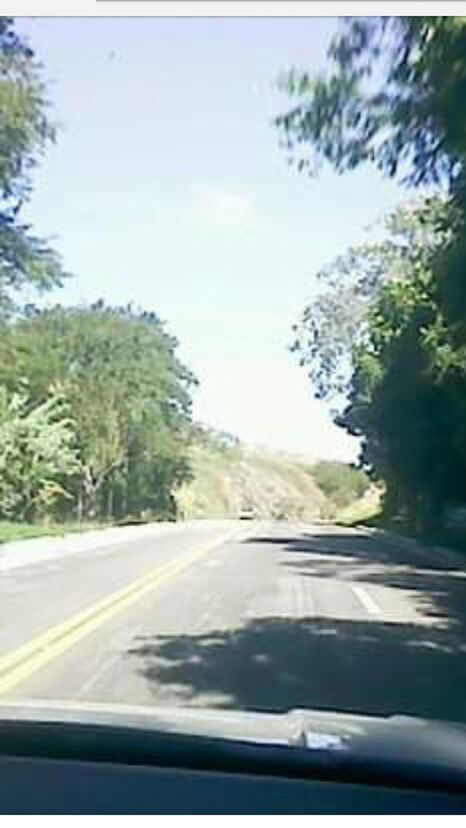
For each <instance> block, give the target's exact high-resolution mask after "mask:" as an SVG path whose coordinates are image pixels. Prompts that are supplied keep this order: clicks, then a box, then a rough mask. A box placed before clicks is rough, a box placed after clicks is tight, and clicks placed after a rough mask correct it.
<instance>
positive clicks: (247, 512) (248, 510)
mask: <svg viewBox="0 0 466 828" xmlns="http://www.w3.org/2000/svg"><path fill="white" fill-rule="evenodd" d="M255 516H256V513H255V511H254V509H253V507H252V506H243V508H242V509H241V512H240V515H239V519H240V520H254V518H255Z"/></svg>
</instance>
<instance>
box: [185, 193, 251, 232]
mask: <svg viewBox="0 0 466 828" xmlns="http://www.w3.org/2000/svg"><path fill="white" fill-rule="evenodd" d="M191 215H193V216H194V218H195V219H196V220H197V221H198V222H201V223H202V224H206V225H208V226H209V227H218V228H225V229H230V228H232V229H239V230H253V229H255V228H256V227H257V225H258V216H257V211H256V208H255V206H254V204H253V202H252V200H251V199H250V198H249V197H248V196H246V195H243V194H240V193H233V192H227V191H224V190H211V191H206V192H204V193H202V194H201V195H199V196H198V197H197V198H196V199H195V201H194V204H193V206H192V209H191Z"/></svg>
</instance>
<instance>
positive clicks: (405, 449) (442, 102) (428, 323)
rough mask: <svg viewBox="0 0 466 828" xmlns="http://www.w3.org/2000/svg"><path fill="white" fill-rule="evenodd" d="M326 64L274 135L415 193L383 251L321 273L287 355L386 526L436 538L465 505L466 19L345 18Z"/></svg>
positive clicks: (344, 258) (360, 254)
mask: <svg viewBox="0 0 466 828" xmlns="http://www.w3.org/2000/svg"><path fill="white" fill-rule="evenodd" d="M329 62H330V67H331V68H330V69H329V72H328V73H327V74H326V75H321V76H319V77H311V76H310V75H309V74H308V73H307V72H306V71H303V70H299V69H298V70H297V69H295V70H293V71H291V72H290V73H289V74H288V75H287V76H286V78H284V79H283V86H284V88H285V90H286V92H287V93H288V95H289V96H290V97H291V100H292V106H291V108H290V109H289V110H288V111H286V112H285V113H284V114H283V115H281V116H280V117H278V118H277V126H278V128H279V130H280V131H281V135H282V137H283V140H284V143H285V144H286V146H287V149H288V151H289V152H290V154H291V156H292V158H293V160H294V161H295V163H296V165H297V167H298V169H299V170H300V171H307V172H310V173H311V174H315V173H316V172H317V170H318V168H319V162H320V163H321V162H322V161H323V162H324V163H327V164H330V165H331V166H332V167H333V168H334V169H335V170H336V171H338V172H339V173H348V172H349V171H351V170H353V169H355V168H356V167H358V166H360V165H362V164H374V165H376V166H377V167H378V169H379V170H380V171H381V172H382V173H383V174H385V175H387V176H389V177H397V178H399V179H402V181H403V182H404V183H405V185H406V187H407V188H410V189H412V190H413V189H416V190H418V195H417V198H416V200H415V202H412V201H411V202H409V203H408V204H407V205H405V206H403V207H400V209H399V210H398V211H396V212H395V214H394V215H392V216H390V217H388V219H387V226H386V230H387V233H386V239H385V241H384V242H382V243H380V244H377V245H373V246H369V247H365V248H358V249H356V250H350V251H346V252H345V251H341V253H342V255H341V257H340V258H339V259H337V260H336V261H335V262H333V263H332V264H331V265H330V266H329V267H328V268H326V269H325V270H324V271H323V272H322V273H321V274H320V283H321V286H322V291H321V294H320V296H319V297H318V298H317V299H316V301H315V302H313V303H312V305H310V306H309V307H308V308H306V309H305V310H304V313H303V315H302V318H301V320H300V321H299V323H298V324H297V326H296V329H295V339H294V344H293V348H294V350H295V351H296V352H297V354H298V355H299V359H300V360H301V363H302V364H303V365H304V366H305V367H306V368H307V370H308V371H309V374H310V377H311V379H312V382H313V384H314V387H315V389H316V393H317V394H318V395H319V396H321V397H322V398H327V399H329V398H331V397H333V398H334V400H336V401H337V402H338V401H340V403H341V404H340V407H339V410H338V411H337V413H336V415H335V416H336V421H337V423H338V424H340V425H341V426H342V427H343V428H345V429H346V430H347V431H349V432H350V433H351V434H355V435H357V436H359V437H361V439H362V452H361V463H362V465H363V467H364V468H365V469H367V470H368V471H369V472H370V473H371V474H372V475H373V476H374V477H375V478H378V479H380V480H382V481H383V482H384V486H385V491H386V495H385V508H386V512H387V514H388V515H389V516H391V517H394V516H399V517H401V518H402V520H404V521H406V524H407V525H408V526H409V527H410V529H411V530H412V531H415V532H427V533H429V534H431V535H434V534H435V533H436V532H438V531H440V529H441V527H442V526H444V524H445V519H446V514H447V513H448V510H449V509H450V508H451V507H453V506H455V505H457V504H462V503H464V502H465V500H466V429H465V424H466V323H465V321H466V233H465V222H466V179H465V175H466V171H465V157H466V129H465V124H466V20H465V18H462V17H415V18H406V17H401V18H349V19H346V20H345V21H344V22H342V24H341V30H340V33H339V34H338V35H337V36H336V37H335V39H334V40H333V42H332V44H331V46H330V49H329ZM368 198H370V193H368ZM334 405H335V407H336V408H337V407H338V406H337V404H336V403H335V402H334Z"/></svg>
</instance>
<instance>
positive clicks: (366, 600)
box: [351, 586, 382, 615]
mask: <svg viewBox="0 0 466 828" xmlns="http://www.w3.org/2000/svg"><path fill="white" fill-rule="evenodd" d="M351 589H352V590H353V592H354V594H355V595H356V598H359V600H360V602H361V604H362V605H363V607H364V609H366V610H367V612H368V613H369V615H382V610H381V609H380V607H379V605H378V603H377V602H376V601H374V599H373V598H372V595H369V593H368V592H367V590H365V589H364V587H362V586H352V587H351Z"/></svg>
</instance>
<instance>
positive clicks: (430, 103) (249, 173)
mask: <svg viewBox="0 0 466 828" xmlns="http://www.w3.org/2000/svg"><path fill="white" fill-rule="evenodd" d="M99 5H111V4H99ZM115 5H116V4H115ZM137 5H139V4H137ZM146 5H147V6H148V5H149V4H146ZM154 5H155V4H154ZM214 5H215V4H214ZM151 11H152V10H149V9H147V16H145V17H138V16H133V17H110V16H107V17H105V16H102V17H99V18H97V17H82V18H77V17H66V16H64V17H40V16H38V17H18V18H7V17H2V18H0V321H1V325H0V580H1V601H0V702H13V701H14V702H27V703H28V704H41V705H44V704H46V703H48V702H53V703H63V702H65V703H67V704H71V705H72V704H76V705H80V704H81V705H82V704H84V705H85V704H90V703H92V704H94V703H96V704H97V703H98V704H102V705H114V706H116V707H114V708H112V709H113V710H116V709H117V708H120V707H121V706H125V705H131V706H141V707H142V708H145V709H149V708H154V709H155V708H157V709H159V710H166V709H167V708H170V709H171V710H172V711H173V709H175V710H179V711H180V722H184V721H188V719H189V717H188V718H186V719H183V718H182V715H183V716H186V711H185V710H184V712H183V714H182V711H181V708H183V709H186V708H188V709H189V710H190V713H191V711H193V710H194V711H204V710H214V711H217V712H222V711H235V712H248V713H254V714H260V713H286V712H288V711H292V710H294V709H296V708H305V709H307V710H314V711H315V710H317V711H324V712H327V713H331V714H332V715H335V716H337V715H338V714H342V713H344V714H354V715H363V716H374V717H388V716H392V715H409V716H415V717H421V718H425V719H429V720H432V719H440V720H443V721H452V722H463V723H465V722H466V694H465V687H466V658H465V654H466V637H465V625H466V567H465V561H466V558H465V554H466V430H465V422H466V360H465V354H466V324H465V321H466V287H465V286H466V282H465V279H464V271H465V266H466V236H465V233H464V222H465V220H466V178H465V175H466V173H465V169H464V164H465V159H466V134H465V130H464V123H465V118H466V94H465V88H466V18H464V17H422V16H418V17H403V16H398V17H375V16H374V17H362V18H355V17H346V18H343V19H339V18H336V17H332V16H329V17H290V18H286V17H267V16H257V17H251V16H250V17H243V18H240V17H221V16H219V17H215V16H211V17H188V16H186V17H171V18H170V17H155V16H154V17H151V16H148V15H149V13H150V12H151ZM103 14H105V11H104V12H103ZM83 47H84V48H83ZM463 486H465V490H464V491H463ZM215 721H217V722H218V723H219V724H218V727H219V729H220V731H221V729H222V724H221V721H222V720H221V717H220V718H218V719H215ZM254 728H255V725H254ZM265 729H266V728H265V726H264V728H263V729H262V730H261V732H264V730H265ZM255 732H256V730H254V733H255ZM225 733H228V730H227V725H225ZM319 744H320V742H319Z"/></svg>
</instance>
